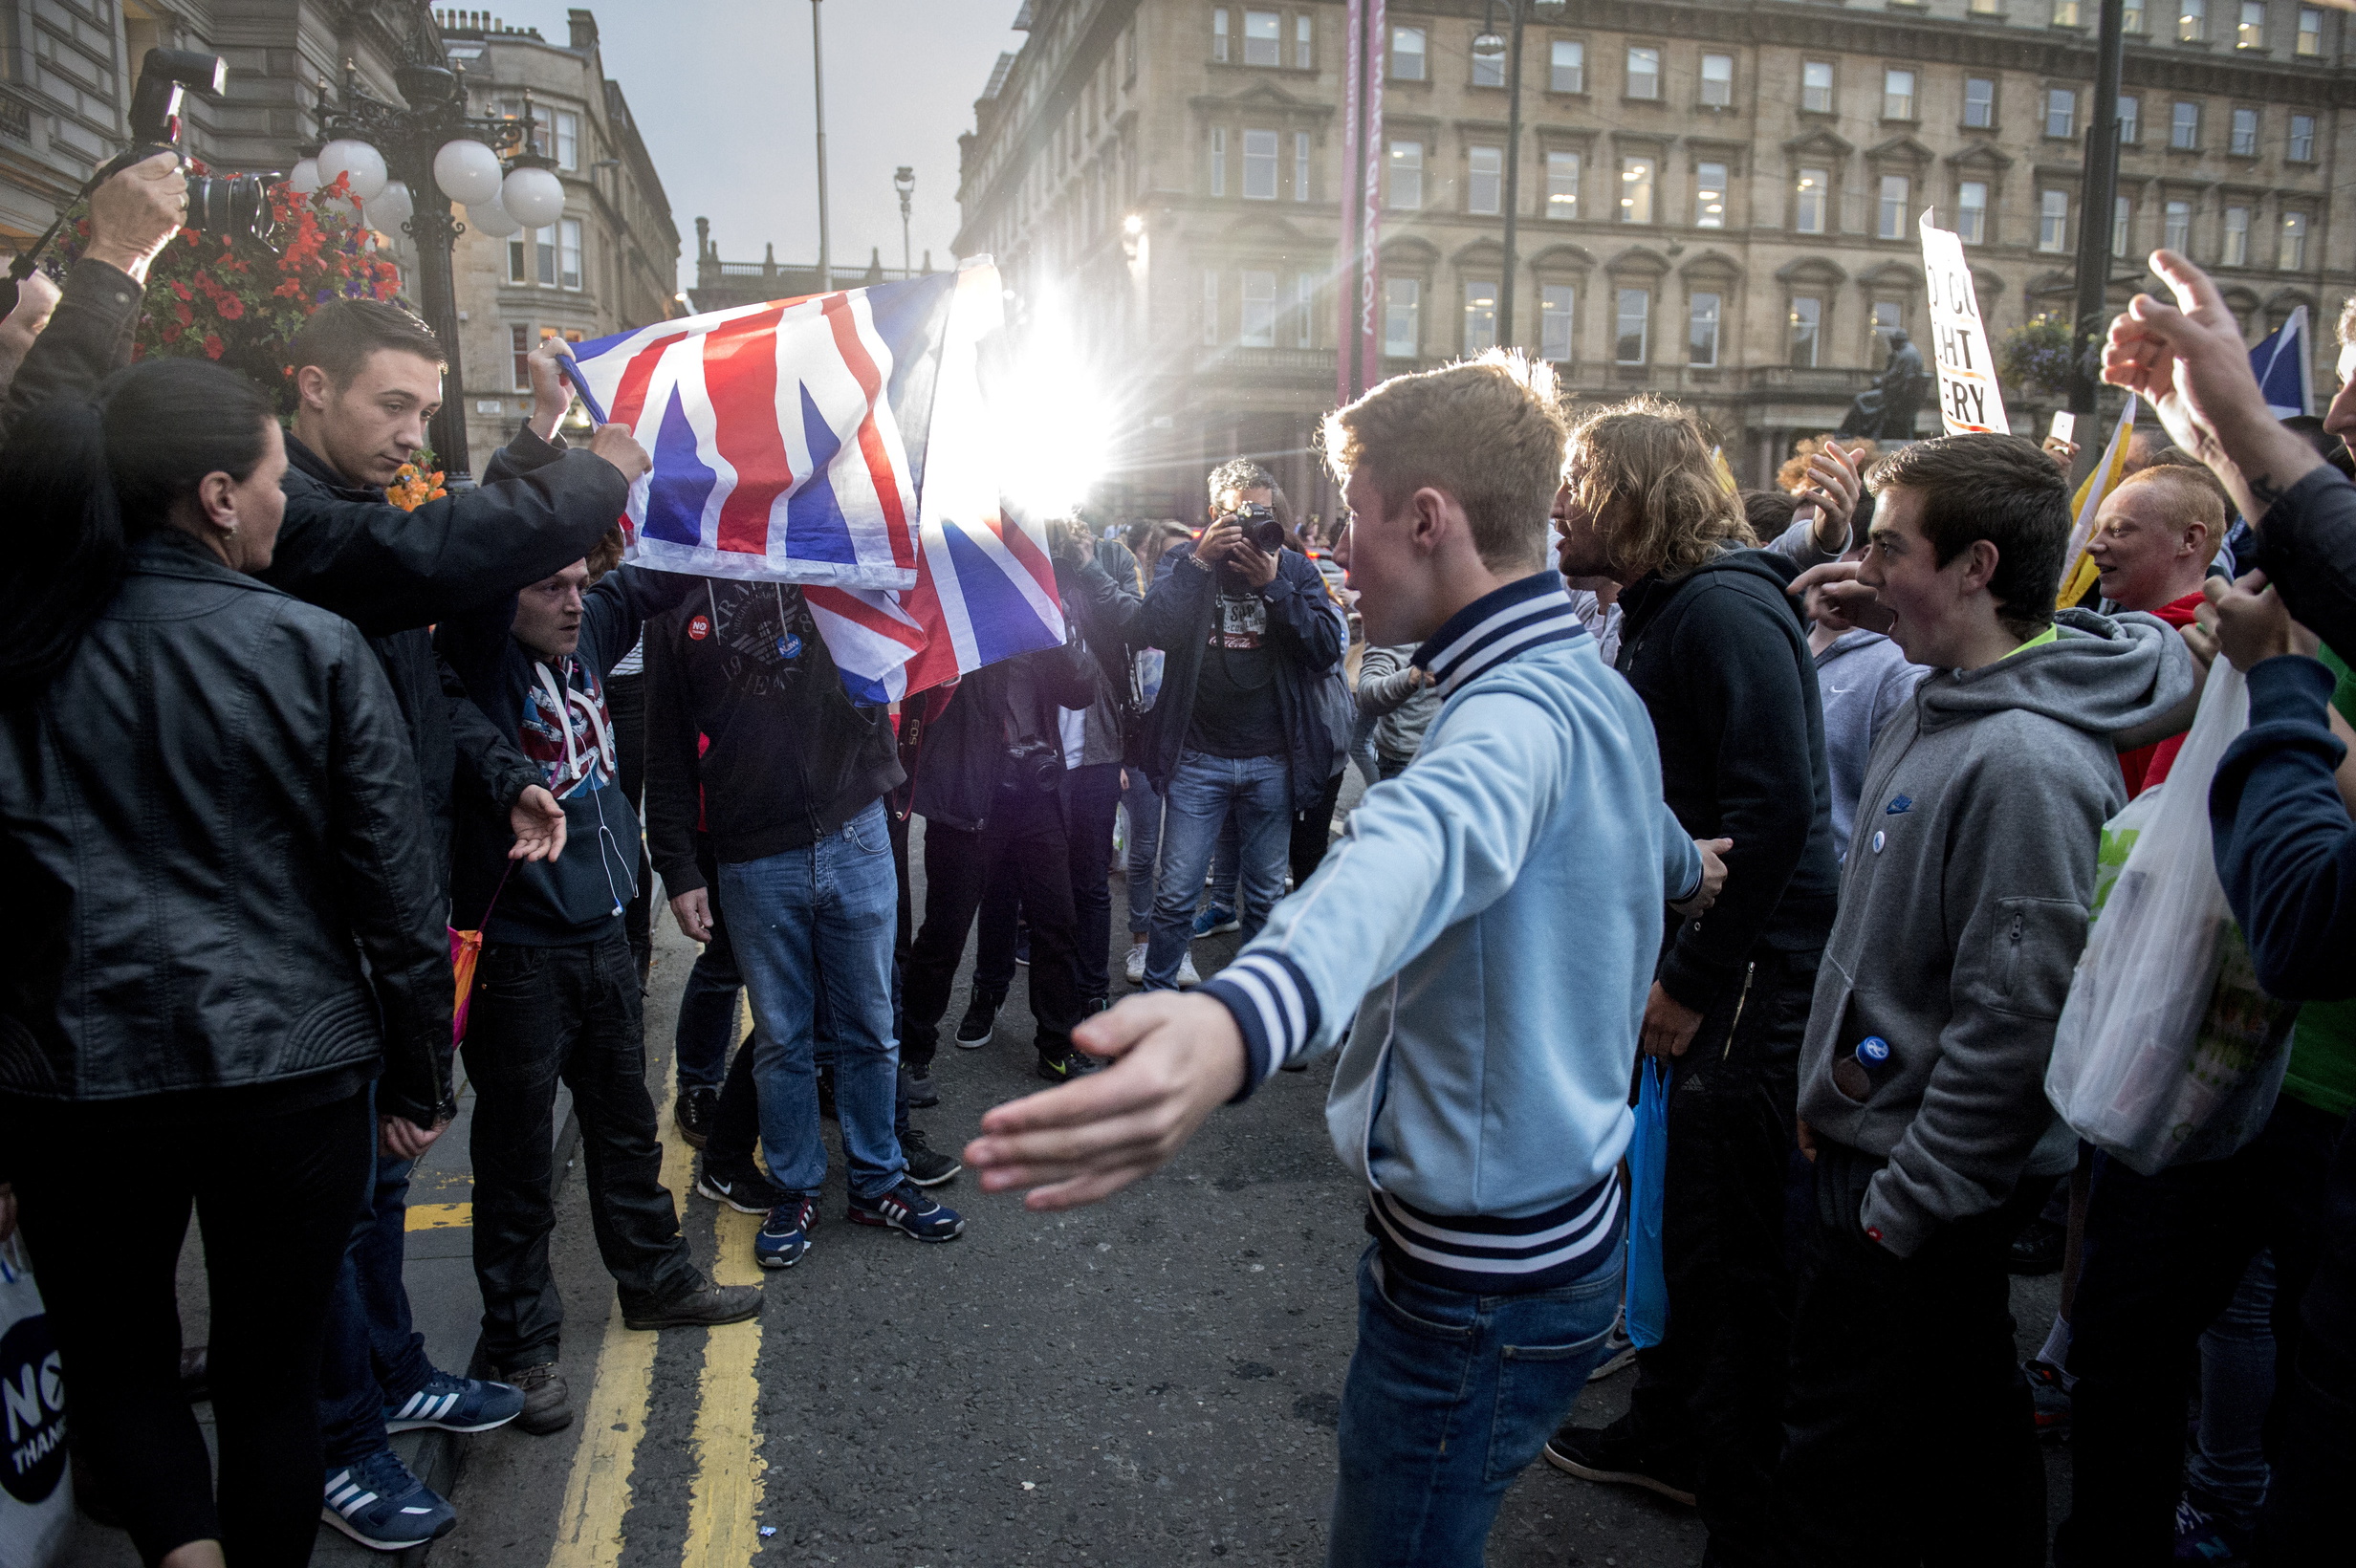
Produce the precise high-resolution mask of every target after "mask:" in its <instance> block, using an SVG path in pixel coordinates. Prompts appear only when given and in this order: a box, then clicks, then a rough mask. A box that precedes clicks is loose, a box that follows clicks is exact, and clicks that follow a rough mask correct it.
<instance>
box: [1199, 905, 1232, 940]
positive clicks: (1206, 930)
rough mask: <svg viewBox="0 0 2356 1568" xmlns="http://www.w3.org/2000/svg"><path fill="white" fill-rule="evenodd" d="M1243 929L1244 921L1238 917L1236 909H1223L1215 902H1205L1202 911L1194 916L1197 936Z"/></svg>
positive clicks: (1215, 934) (1214, 934)
mask: <svg viewBox="0 0 2356 1568" xmlns="http://www.w3.org/2000/svg"><path fill="white" fill-rule="evenodd" d="M1242 929H1243V922H1242V921H1241V920H1239V919H1237V918H1236V916H1235V911H1234V910H1233V909H1222V908H1220V907H1219V906H1218V905H1217V904H1205V905H1204V906H1203V909H1202V912H1201V913H1200V914H1197V915H1196V916H1195V917H1194V934H1195V935H1196V936H1217V935H1218V934H1219V933H1220V932H1221V931H1240V930H1242Z"/></svg>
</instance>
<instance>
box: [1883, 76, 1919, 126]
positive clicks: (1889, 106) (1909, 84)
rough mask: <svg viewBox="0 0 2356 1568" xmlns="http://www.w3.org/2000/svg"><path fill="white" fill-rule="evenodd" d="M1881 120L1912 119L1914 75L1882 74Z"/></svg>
mask: <svg viewBox="0 0 2356 1568" xmlns="http://www.w3.org/2000/svg"><path fill="white" fill-rule="evenodd" d="M1882 118H1883V119H1884V120H1912V119H1913V118H1914V73H1913V72H1911V71H1885V72H1883V73H1882Z"/></svg>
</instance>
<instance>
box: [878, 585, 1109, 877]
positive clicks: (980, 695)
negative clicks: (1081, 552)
mask: <svg viewBox="0 0 2356 1568" xmlns="http://www.w3.org/2000/svg"><path fill="white" fill-rule="evenodd" d="M1058 575H1061V574H1058ZM1096 699H1097V662H1096V661H1095V660H1094V659H1093V658H1091V657H1090V656H1089V654H1088V650H1087V649H1086V648H1085V647H1083V646H1081V645H1080V643H1078V642H1066V643H1065V644H1064V645H1063V646H1061V647H1059V648H1041V649H1040V650H1039V651H1037V652H1036V653H1026V654H1020V655H1018V656H1016V657H1015V658H1013V659H1001V660H1000V661H998V662H997V663H996V664H984V665H983V666H982V667H981V668H980V669H977V670H975V671H974V672H973V673H972V674H971V675H969V676H967V677H966V678H965V679H964V680H962V681H960V682H959V683H958V684H957V692H956V695H955V696H953V697H951V698H950V699H949V706H948V707H947V708H943V709H942V710H941V714H940V716H939V717H938V718H936V719H934V720H933V721H932V723H931V724H929V725H928V726H927V727H926V730H925V744H924V750H923V752H922V753H921V755H920V757H919V759H918V762H917V765H916V814H917V815H918V816H919V817H923V818H925V820H926V821H927V822H938V823H939V824H941V826H943V827H947V828H957V829H961V830H963V831H965V832H968V833H981V832H984V831H987V830H988V828H989V827H990V824H991V821H992V820H993V817H995V816H996V815H997V813H998V812H1000V811H1001V810H1002V809H1003V808H1002V807H1001V805H1000V797H1001V793H1002V788H1003V787H1004V786H1006V785H1007V784H1008V783H1009V773H1010V767H1011V763H1010V757H1011V753H1012V749H1013V746H1014V744H1015V743H1016V742H1020V741H1034V742H1037V743H1038V744H1041V745H1044V746H1047V747H1050V748H1052V749H1053V750H1054V751H1055V754H1056V757H1057V760H1058V766H1060V764H1061V760H1062V757H1063V744H1062V741H1061V739H1060V737H1059V734H1058V730H1059V729H1060V725H1059V722H1058V721H1059V714H1058V709H1059V708H1074V709H1084V708H1087V707H1088V705H1089V704H1091V703H1093V702H1095V701H1096Z"/></svg>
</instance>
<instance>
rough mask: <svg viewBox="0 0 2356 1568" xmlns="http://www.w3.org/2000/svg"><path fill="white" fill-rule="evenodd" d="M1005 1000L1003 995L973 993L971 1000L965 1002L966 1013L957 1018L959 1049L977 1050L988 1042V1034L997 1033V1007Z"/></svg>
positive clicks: (985, 992) (982, 992)
mask: <svg viewBox="0 0 2356 1568" xmlns="http://www.w3.org/2000/svg"><path fill="white" fill-rule="evenodd" d="M1005 1002H1006V998H1005V997H1003V996H993V995H991V994H990V992H988V991H975V992H974V993H973V1000H971V1002H969V1003H967V1004H966V1015H965V1016H964V1017H962V1018H960V1019H958V1020H957V1044H958V1047H959V1049H961V1050H966V1051H978V1050H980V1049H981V1048H982V1047H983V1046H985V1045H988V1044H989V1043H990V1036H991V1035H993V1034H996V1033H997V1028H998V1009H999V1008H1000V1007H1001V1006H1003V1005H1004V1004H1005Z"/></svg>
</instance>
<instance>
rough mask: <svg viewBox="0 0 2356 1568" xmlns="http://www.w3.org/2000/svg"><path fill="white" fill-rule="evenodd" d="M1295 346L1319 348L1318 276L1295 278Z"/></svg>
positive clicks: (1297, 276)
mask: <svg viewBox="0 0 2356 1568" xmlns="http://www.w3.org/2000/svg"><path fill="white" fill-rule="evenodd" d="M1293 346H1294V347H1295V348H1315V347H1317V274H1316V273H1315V272H1297V273H1295V274H1294V276H1293Z"/></svg>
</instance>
